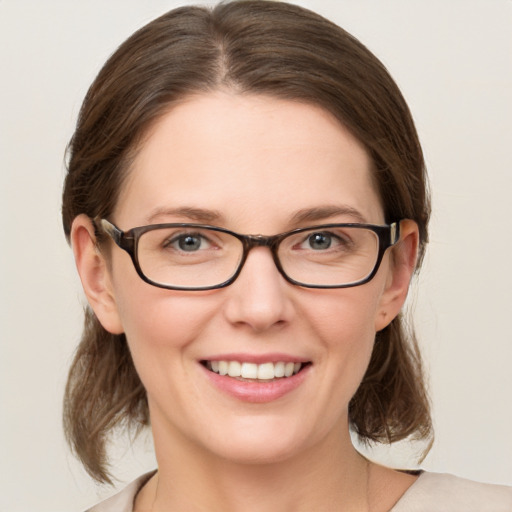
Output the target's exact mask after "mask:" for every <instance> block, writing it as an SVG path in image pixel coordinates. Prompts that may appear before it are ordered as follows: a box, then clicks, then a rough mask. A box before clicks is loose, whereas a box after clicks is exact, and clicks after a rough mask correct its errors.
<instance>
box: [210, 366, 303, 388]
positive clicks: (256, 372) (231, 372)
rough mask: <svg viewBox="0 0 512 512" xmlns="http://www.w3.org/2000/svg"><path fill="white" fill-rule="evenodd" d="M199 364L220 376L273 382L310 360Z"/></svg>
mask: <svg viewBox="0 0 512 512" xmlns="http://www.w3.org/2000/svg"><path fill="white" fill-rule="evenodd" d="M201 364H202V365H203V366H204V367H205V368H206V369H208V370H209V371H211V372H213V373H216V374H218V375H221V376H228V377H232V378H234V379H237V380H240V381H242V382H243V381H247V382H262V383H263V382H274V381H276V380H280V379H287V378H289V377H292V376H294V375H297V374H298V373H299V372H301V371H303V370H304V368H305V367H307V366H309V365H311V363H310V362H306V363H304V362H290V361H288V362H284V361H278V362H266V363H262V364H256V363H251V362H245V361H227V360H220V361H201Z"/></svg>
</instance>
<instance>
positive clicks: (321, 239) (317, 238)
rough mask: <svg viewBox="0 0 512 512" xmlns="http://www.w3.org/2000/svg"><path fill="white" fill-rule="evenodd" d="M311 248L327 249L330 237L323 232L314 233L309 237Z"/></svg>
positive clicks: (329, 244)
mask: <svg viewBox="0 0 512 512" xmlns="http://www.w3.org/2000/svg"><path fill="white" fill-rule="evenodd" d="M309 243H310V244H311V247H312V248H313V249H328V248H329V247H330V246H331V237H330V236H329V235H324V234H323V233H315V234H313V235H311V236H310V237H309Z"/></svg>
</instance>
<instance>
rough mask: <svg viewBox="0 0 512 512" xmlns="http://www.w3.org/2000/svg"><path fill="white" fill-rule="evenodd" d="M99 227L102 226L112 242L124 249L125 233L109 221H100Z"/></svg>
mask: <svg viewBox="0 0 512 512" xmlns="http://www.w3.org/2000/svg"><path fill="white" fill-rule="evenodd" d="M99 225H100V226H101V229H102V230H103V231H105V233H106V234H107V235H108V236H110V238H112V240H114V242H115V243H116V244H117V245H118V246H119V247H123V245H124V244H123V241H124V238H123V235H124V233H123V232H122V231H121V230H120V229H119V228H118V227H116V226H114V224H112V223H111V222H109V221H108V220H107V219H100V220H99Z"/></svg>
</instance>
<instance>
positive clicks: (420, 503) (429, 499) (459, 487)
mask: <svg viewBox="0 0 512 512" xmlns="http://www.w3.org/2000/svg"><path fill="white" fill-rule="evenodd" d="M459 511H464V512H511V511H512V487H507V486H502V485H492V484H484V483H480V482H474V481H472V480H466V479H465V478H459V477H456V476H454V475H448V474H439V473H422V474H421V475H420V477H419V478H418V479H417V480H416V482H415V483H414V484H413V485H412V486H411V487H410V488H409V489H408V490H407V492H406V493H405V494H404V495H403V496H402V498H401V499H400V500H399V501H398V503H397V504H396V505H395V506H394V507H393V508H392V510H391V512H459Z"/></svg>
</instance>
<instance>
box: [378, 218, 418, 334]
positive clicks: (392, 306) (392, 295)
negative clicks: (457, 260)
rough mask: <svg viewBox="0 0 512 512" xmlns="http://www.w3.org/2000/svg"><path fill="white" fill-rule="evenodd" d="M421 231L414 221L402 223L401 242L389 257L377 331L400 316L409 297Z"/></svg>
mask: <svg viewBox="0 0 512 512" xmlns="http://www.w3.org/2000/svg"><path fill="white" fill-rule="evenodd" d="M418 245H419V231H418V225H417V224H416V222H414V221H413V220H409V219H407V220H403V221H401V223H400V241H399V242H398V243H397V244H396V245H395V246H394V247H393V248H392V250H391V251H390V255H389V263H388V264H389V276H388V278H387V280H386V285H385V289H384V292H383V294H382V296H381V299H380V303H379V308H378V311H377V315H376V318H375V331H376V332H377V331H380V330H382V329H384V327H386V326H387V325H389V324H390V323H391V321H392V320H393V319H394V318H395V317H396V316H397V315H398V313H399V312H400V310H401V309H402V306H403V304H404V302H405V299H406V297H407V292H408V290H409V284H410V282H411V278H412V274H413V272H414V269H415V267H416V260H417V257H418Z"/></svg>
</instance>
